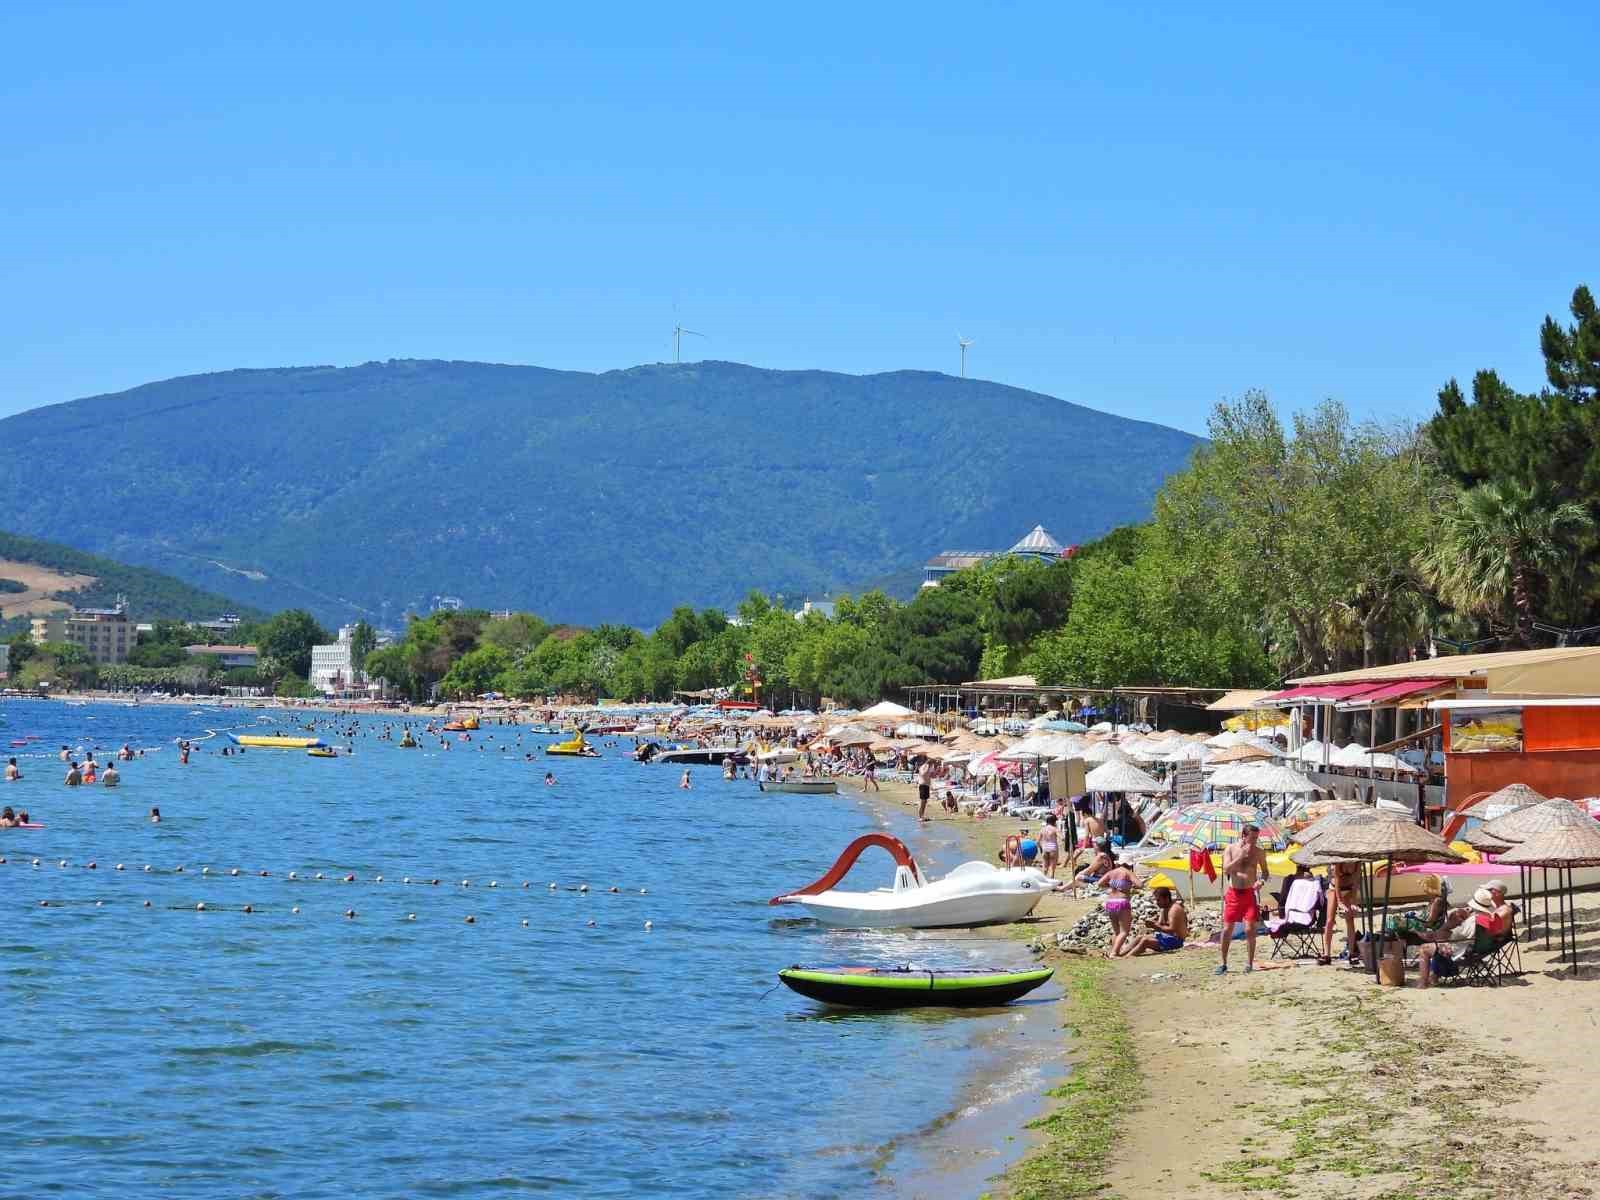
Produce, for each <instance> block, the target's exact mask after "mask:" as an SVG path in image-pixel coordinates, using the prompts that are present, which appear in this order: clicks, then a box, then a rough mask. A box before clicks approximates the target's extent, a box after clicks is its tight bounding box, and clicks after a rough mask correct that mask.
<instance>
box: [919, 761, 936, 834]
mask: <svg viewBox="0 0 1600 1200" xmlns="http://www.w3.org/2000/svg"><path fill="white" fill-rule="evenodd" d="M931 795H933V764H932V763H930V762H929V761H928V760H927V759H923V760H922V765H921V766H920V767H918V768H917V820H919V821H926V820H927V819H928V797H930V796H931Z"/></svg>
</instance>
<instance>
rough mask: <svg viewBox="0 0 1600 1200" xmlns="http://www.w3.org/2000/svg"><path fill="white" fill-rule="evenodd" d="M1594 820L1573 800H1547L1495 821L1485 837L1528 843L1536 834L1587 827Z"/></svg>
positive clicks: (1490, 824) (1491, 822)
mask: <svg viewBox="0 0 1600 1200" xmlns="http://www.w3.org/2000/svg"><path fill="white" fill-rule="evenodd" d="M1593 824H1594V818H1593V817H1591V816H1590V815H1589V814H1588V813H1586V812H1585V811H1584V810H1583V809H1581V808H1579V807H1578V806H1577V805H1576V804H1574V803H1573V802H1572V801H1571V800H1562V799H1559V798H1557V799H1555V800H1545V801H1542V802H1541V803H1539V804H1529V805H1527V806H1525V807H1523V808H1519V809H1516V810H1514V811H1512V812H1508V813H1507V814H1506V815H1505V816H1503V817H1496V818H1495V819H1494V820H1492V821H1489V822H1487V823H1486V824H1485V825H1484V826H1483V833H1484V834H1485V835H1486V836H1488V837H1491V838H1503V839H1506V840H1509V841H1511V842H1525V841H1527V840H1528V839H1529V838H1530V837H1532V836H1533V835H1534V834H1536V833H1548V832H1550V831H1551V830H1553V829H1560V828H1562V827H1568V828H1570V827H1575V826H1576V827H1586V826H1589V825H1593Z"/></svg>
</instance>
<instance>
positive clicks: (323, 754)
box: [306, 746, 339, 758]
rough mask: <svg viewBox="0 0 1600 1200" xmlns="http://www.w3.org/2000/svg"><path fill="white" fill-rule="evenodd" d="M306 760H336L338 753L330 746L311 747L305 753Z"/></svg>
mask: <svg viewBox="0 0 1600 1200" xmlns="http://www.w3.org/2000/svg"><path fill="white" fill-rule="evenodd" d="M306 756H307V757H308V758H338V757H339V752H338V751H337V750H335V749H334V748H333V747H332V746H312V747H311V748H310V749H308V750H307V751H306Z"/></svg>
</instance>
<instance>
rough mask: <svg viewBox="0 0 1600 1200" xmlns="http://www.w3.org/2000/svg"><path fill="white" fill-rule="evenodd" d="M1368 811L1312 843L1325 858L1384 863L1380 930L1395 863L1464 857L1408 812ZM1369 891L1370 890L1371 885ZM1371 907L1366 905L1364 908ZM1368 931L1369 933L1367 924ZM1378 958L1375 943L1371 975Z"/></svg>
mask: <svg viewBox="0 0 1600 1200" xmlns="http://www.w3.org/2000/svg"><path fill="white" fill-rule="evenodd" d="M1371 811H1372V813H1373V819H1371V820H1367V821H1357V820H1348V821H1345V822H1344V823H1343V824H1341V825H1339V826H1338V827H1336V828H1333V829H1330V830H1328V831H1327V832H1326V833H1323V834H1321V835H1320V836H1319V837H1317V839H1316V840H1315V841H1314V842H1313V843H1311V846H1312V848H1313V849H1314V850H1315V851H1316V852H1317V854H1318V855H1320V856H1322V857H1324V858H1329V859H1342V860H1346V861H1350V860H1354V861H1357V862H1362V863H1378V862H1382V863H1384V864H1385V872H1384V881H1383V916H1382V917H1381V918H1380V919H1379V922H1378V928H1379V929H1380V930H1381V929H1382V928H1383V926H1384V924H1385V923H1386V922H1387V921H1388V919H1389V893H1390V888H1391V887H1392V885H1393V882H1394V864H1395V863H1397V862H1401V863H1417V862H1427V863H1433V862H1442V863H1459V862H1465V861H1466V860H1465V859H1464V858H1462V856H1461V855H1459V854H1457V853H1456V852H1455V851H1454V850H1452V849H1451V848H1450V846H1449V845H1448V844H1447V843H1446V842H1445V840H1444V839H1443V838H1442V837H1440V836H1439V835H1438V834H1436V833H1434V832H1432V831H1431V830H1427V829H1424V828H1423V827H1422V826H1420V825H1418V824H1417V823H1416V822H1415V821H1413V820H1412V819H1411V818H1410V817H1409V816H1408V815H1406V814H1404V813H1387V812H1383V811H1381V810H1377V809H1374V810H1371ZM1324 819H1326V818H1324ZM1368 894H1369V895H1370V894H1371V890H1370V888H1369V892H1368ZM1370 911H1371V909H1370V907H1369V908H1368V909H1367V912H1368V913H1370ZM1368 932H1369V934H1370V932H1371V931H1370V928H1369V931H1368ZM1381 958H1382V954H1381V953H1379V951H1378V948H1376V947H1375V948H1374V952H1373V955H1372V974H1373V978H1377V974H1378V961H1379V959H1381Z"/></svg>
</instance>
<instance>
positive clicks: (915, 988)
mask: <svg viewBox="0 0 1600 1200" xmlns="http://www.w3.org/2000/svg"><path fill="white" fill-rule="evenodd" d="M1053 974H1055V969H1054V968H1053V967H1040V968H1037V969H1035V970H1030V971H986V970H955V971H930V970H926V969H923V968H916V967H802V966H799V965H796V966H792V967H785V968H784V969H783V970H781V971H779V972H778V978H779V979H781V980H782V981H783V982H784V983H785V984H787V985H788V986H789V987H790V988H791V989H792V990H794V991H796V992H799V993H800V994H801V995H802V996H808V997H810V998H811V999H812V1000H820V1001H822V1002H823V1003H824V1004H837V1005H841V1006H844V1007H847V1008H917V1007H925V1006H930V1005H939V1006H951V1007H961V1008H990V1007H993V1006H994V1005H997V1004H1009V1003H1010V1002H1011V1001H1013V1000H1015V999H1017V997H1019V996H1025V995H1027V994H1028V993H1029V992H1031V991H1033V989H1034V988H1036V987H1038V986H1039V985H1040V984H1042V983H1044V982H1045V980H1047V979H1049V978H1050V976H1052V975H1053Z"/></svg>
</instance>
